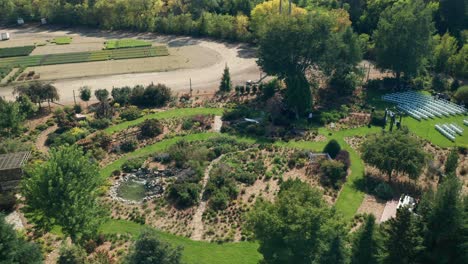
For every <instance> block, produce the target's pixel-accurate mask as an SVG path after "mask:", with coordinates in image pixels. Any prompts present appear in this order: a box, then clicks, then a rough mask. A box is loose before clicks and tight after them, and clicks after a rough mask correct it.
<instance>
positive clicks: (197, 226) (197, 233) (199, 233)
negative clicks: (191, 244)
mask: <svg viewBox="0 0 468 264" xmlns="http://www.w3.org/2000/svg"><path fill="white" fill-rule="evenodd" d="M223 156H224V155H221V156H219V157H218V158H216V159H214V160H213V161H211V163H210V165H208V167H207V168H206V169H205V174H204V176H203V182H202V190H201V192H200V197H199V201H200V204H199V205H198V208H197V210H196V211H195V214H194V216H193V219H192V228H193V232H192V236H191V238H192V239H193V240H202V239H203V233H204V230H205V228H204V225H203V213H204V212H205V210H206V201H205V200H203V193H204V192H205V188H206V184H207V183H208V180H209V179H210V172H211V169H213V165H215V164H216V163H218V162H219V161H220V160H221V159H222V157H223Z"/></svg>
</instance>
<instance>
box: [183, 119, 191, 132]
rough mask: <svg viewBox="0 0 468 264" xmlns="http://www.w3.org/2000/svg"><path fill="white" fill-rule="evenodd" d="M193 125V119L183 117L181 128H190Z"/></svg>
mask: <svg viewBox="0 0 468 264" xmlns="http://www.w3.org/2000/svg"><path fill="white" fill-rule="evenodd" d="M192 127H193V120H192V119H185V120H184V122H183V123H182V129H183V130H190V129H192Z"/></svg>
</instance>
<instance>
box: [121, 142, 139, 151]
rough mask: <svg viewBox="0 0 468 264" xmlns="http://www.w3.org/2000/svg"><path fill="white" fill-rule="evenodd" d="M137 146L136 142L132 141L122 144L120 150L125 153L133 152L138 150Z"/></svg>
mask: <svg viewBox="0 0 468 264" xmlns="http://www.w3.org/2000/svg"><path fill="white" fill-rule="evenodd" d="M137 145H138V143H137V142H136V141H135V140H133V139H130V140H126V141H124V142H122V144H121V145H120V149H121V150H122V151H124V152H131V151H134V150H135V149H136V148H137Z"/></svg>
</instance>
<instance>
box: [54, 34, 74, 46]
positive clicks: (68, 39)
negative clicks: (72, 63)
mask: <svg viewBox="0 0 468 264" xmlns="http://www.w3.org/2000/svg"><path fill="white" fill-rule="evenodd" d="M52 43H55V44H57V45H68V44H70V43H72V38H71V37H67V36H63V37H56V38H54V39H53V40H52Z"/></svg>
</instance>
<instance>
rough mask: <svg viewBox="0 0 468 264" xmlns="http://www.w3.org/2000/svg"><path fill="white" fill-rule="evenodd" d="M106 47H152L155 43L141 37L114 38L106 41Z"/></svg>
mask: <svg viewBox="0 0 468 264" xmlns="http://www.w3.org/2000/svg"><path fill="white" fill-rule="evenodd" d="M104 44H105V45H106V46H105V49H108V50H112V49H124V48H136V47H151V46H152V45H153V44H152V43H151V42H148V41H144V40H139V39H114V40H109V41H106V42H105V43H104Z"/></svg>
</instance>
